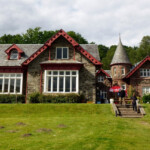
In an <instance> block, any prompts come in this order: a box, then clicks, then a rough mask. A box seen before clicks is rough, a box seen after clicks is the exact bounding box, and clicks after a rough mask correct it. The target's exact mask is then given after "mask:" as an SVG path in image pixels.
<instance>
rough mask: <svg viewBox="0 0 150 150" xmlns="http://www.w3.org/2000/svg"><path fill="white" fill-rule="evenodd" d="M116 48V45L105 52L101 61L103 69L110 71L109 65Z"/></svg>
mask: <svg viewBox="0 0 150 150" xmlns="http://www.w3.org/2000/svg"><path fill="white" fill-rule="evenodd" d="M116 48H117V46H116V45H112V46H111V47H110V48H109V50H108V51H107V54H106V57H105V58H103V59H102V63H103V69H110V63H111V61H112V58H113V56H114V53H115V50H116Z"/></svg>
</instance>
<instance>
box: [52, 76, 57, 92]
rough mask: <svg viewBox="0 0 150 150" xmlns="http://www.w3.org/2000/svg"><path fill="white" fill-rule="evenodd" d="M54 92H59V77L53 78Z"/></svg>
mask: <svg viewBox="0 0 150 150" xmlns="http://www.w3.org/2000/svg"><path fill="white" fill-rule="evenodd" d="M53 92H57V77H53Z"/></svg>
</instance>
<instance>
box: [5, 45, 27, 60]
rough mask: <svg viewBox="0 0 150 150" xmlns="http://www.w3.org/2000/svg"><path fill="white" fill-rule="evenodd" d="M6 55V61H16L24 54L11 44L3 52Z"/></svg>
mask: <svg viewBox="0 0 150 150" xmlns="http://www.w3.org/2000/svg"><path fill="white" fill-rule="evenodd" d="M5 53H6V54H7V59H8V60H9V59H11V60H16V59H21V55H22V54H23V53H24V52H23V51H22V50H21V49H20V48H19V47H18V46H17V45H16V44H13V45H12V46H10V47H9V48H8V49H6V50H5Z"/></svg>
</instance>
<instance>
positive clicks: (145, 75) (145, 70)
mask: <svg viewBox="0 0 150 150" xmlns="http://www.w3.org/2000/svg"><path fill="white" fill-rule="evenodd" d="M144 76H145V77H146V69H144Z"/></svg>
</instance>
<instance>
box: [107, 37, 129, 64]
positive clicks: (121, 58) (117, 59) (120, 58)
mask: <svg viewBox="0 0 150 150" xmlns="http://www.w3.org/2000/svg"><path fill="white" fill-rule="evenodd" d="M115 64H131V62H130V60H129V58H128V56H127V54H126V51H125V50H124V48H123V45H122V42H121V38H120V37H119V43H118V46H117V48H116V51H115V54H114V56H113V59H112V61H111V64H110V65H115Z"/></svg>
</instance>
